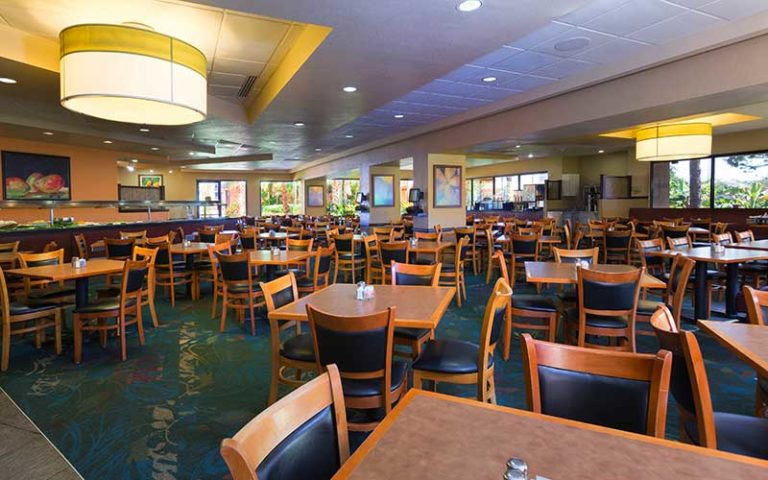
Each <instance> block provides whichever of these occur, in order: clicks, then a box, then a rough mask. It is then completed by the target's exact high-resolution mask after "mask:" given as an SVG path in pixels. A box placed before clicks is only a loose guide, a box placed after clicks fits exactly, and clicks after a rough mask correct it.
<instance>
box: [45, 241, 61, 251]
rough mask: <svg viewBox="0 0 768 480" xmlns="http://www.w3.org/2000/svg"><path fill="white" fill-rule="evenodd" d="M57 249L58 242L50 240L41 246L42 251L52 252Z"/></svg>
mask: <svg viewBox="0 0 768 480" xmlns="http://www.w3.org/2000/svg"><path fill="white" fill-rule="evenodd" d="M58 249H59V244H58V243H56V242H55V241H53V240H52V241H50V242H48V243H46V244H45V245H44V246H43V253H48V252H52V251H54V250H58Z"/></svg>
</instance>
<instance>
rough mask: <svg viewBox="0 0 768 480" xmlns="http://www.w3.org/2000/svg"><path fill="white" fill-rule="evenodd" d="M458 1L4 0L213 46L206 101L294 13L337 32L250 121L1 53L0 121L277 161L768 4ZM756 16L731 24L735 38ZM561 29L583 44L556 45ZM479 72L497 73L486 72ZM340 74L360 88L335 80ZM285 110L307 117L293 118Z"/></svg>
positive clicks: (567, 76)
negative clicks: (141, 115) (162, 108)
mask: <svg viewBox="0 0 768 480" xmlns="http://www.w3.org/2000/svg"><path fill="white" fill-rule="evenodd" d="M457 3H458V0H420V1H419V2H413V1H411V0H387V1H375V2H374V1H363V2H361V1H359V0H326V1H324V2H317V1H316V0H290V1H285V0H282V1H278V0H206V1H198V2H195V3H191V2H178V1H165V0H131V1H118V0H100V1H99V2H97V3H95V2H93V1H88V0H3V1H0V23H2V22H3V21H5V22H6V23H7V24H8V25H10V26H12V27H15V28H19V29H21V30H24V31H27V32H29V33H33V34H36V35H41V36H45V37H55V36H56V35H57V33H58V31H59V30H60V29H61V28H63V27H64V26H67V25H70V24H74V23H83V22H99V21H103V22H109V23H120V22H125V21H139V22H142V23H147V24H149V25H152V26H153V27H154V28H155V29H157V30H159V31H163V32H164V33H169V34H172V35H174V36H178V37H179V38H182V39H185V40H187V41H189V42H190V43H193V44H194V45H196V46H198V47H200V48H201V49H202V50H203V51H204V52H205V53H206V55H207V56H208V58H209V64H210V68H211V76H210V93H211V94H212V95H214V97H211V101H210V102H220V100H216V97H220V98H223V99H225V102H224V103H219V104H216V105H213V106H221V107H226V108H230V106H231V105H232V104H234V105H235V106H236V107H237V108H242V106H241V105H240V103H235V102H236V99H235V97H233V96H232V95H233V93H235V89H236V88H237V89H239V87H238V85H241V84H242V81H243V80H244V78H245V76H246V75H260V76H261V77H260V78H261V79H264V78H266V77H267V76H268V75H269V72H270V70H269V69H270V68H274V66H275V65H276V62H277V60H279V58H280V55H281V52H284V50H285V46H286V45H287V44H290V42H291V41H292V38H293V35H294V34H295V32H293V27H292V25H295V22H306V23H313V24H319V25H326V26H330V27H332V28H333V32H332V33H331V35H330V36H329V37H328V38H327V40H326V41H325V42H324V43H323V44H322V45H321V46H320V48H319V49H318V50H317V51H316V52H315V54H314V55H313V56H312V57H311V58H310V59H309V61H308V62H307V63H306V64H305V65H304V67H303V68H302V69H301V70H300V71H299V72H298V74H297V75H296V76H295V77H294V78H293V79H292V80H291V81H290V82H289V84H288V85H287V87H286V88H285V89H284V90H283V91H282V92H281V93H280V95H279V96H278V97H277V98H276V99H275V101H274V102H273V103H272V104H271V105H270V107H269V108H268V109H267V111H266V112H264V114H262V115H261V116H260V117H259V118H258V119H257V120H256V122H255V123H253V124H248V123H247V122H245V121H244V120H240V121H237V120H233V118H232V116H225V115H219V114H218V113H217V112H219V111H221V110H222V109H221V108H211V109H210V110H211V115H210V117H209V119H208V120H206V121H204V122H200V123H198V124H195V125H191V126H186V127H169V128H152V129H151V132H149V133H147V134H140V133H138V132H137V129H136V128H135V126H132V125H131V126H127V125H123V124H116V123H113V122H105V121H100V120H95V119H89V118H83V117H81V116H78V115H75V114H72V113H70V112H68V111H66V110H64V109H62V108H61V107H60V106H59V105H58V81H57V77H56V75H55V74H51V72H44V71H39V72H38V71H37V69H34V68H32V67H29V66H24V65H19V64H15V63H14V62H9V61H0V76H10V75H11V74H18V75H19V76H20V77H21V78H24V79H25V82H26V84H25V82H20V83H19V84H18V85H15V86H0V102H3V103H4V105H6V107H7V108H5V109H4V110H5V111H4V112H0V122H3V123H5V124H7V125H17V126H20V127H24V129H25V130H24V131H25V132H26V133H25V134H27V135H30V136H32V137H34V136H35V135H36V134H37V133H40V132H41V131H42V130H43V129H45V130H55V133H56V136H54V137H50V138H49V137H40V139H41V140H46V141H61V140H60V139H62V138H66V141H67V142H71V143H78V144H87V145H90V146H93V145H98V144H100V142H101V139H103V138H111V139H114V143H113V144H111V145H109V146H104V145H99V146H103V147H106V148H115V149H120V150H127V151H134V152H137V154H141V153H145V154H152V153H158V154H161V155H165V156H167V157H168V158H169V159H170V160H171V161H172V160H181V159H186V160H189V159H190V158H195V157H205V158H208V157H211V156H213V157H219V158H226V159H228V160H227V161H226V162H223V163H226V164H227V165H228V166H231V163H232V160H231V159H229V157H238V156H246V155H254V154H269V153H271V154H273V156H274V160H271V161H270V163H269V164H268V167H267V164H266V163H264V162H259V163H258V165H259V168H269V169H275V168H277V169H284V170H288V169H291V168H295V167H296V166H300V165H302V164H303V163H301V162H307V161H311V160H317V159H320V158H323V157H327V156H339V155H343V154H344V152H345V151H347V150H348V149H351V148H359V147H361V146H363V145H366V144H368V143H370V142H381V141H383V140H386V139H388V138H395V137H396V136H397V137H398V138H399V137H401V136H402V135H408V134H409V133H411V132H424V131H428V130H429V129H430V128H433V126H434V128H437V127H438V126H439V127H442V126H444V125H445V124H446V122H447V121H451V120H452V119H457V120H456V121H459V120H458V119H461V121H466V120H468V119H471V118H472V115H480V114H483V115H487V114H488V111H489V108H494V107H495V106H496V105H497V104H498V105H499V107H498V108H499V109H501V108H503V107H502V105H506V104H507V103H508V102H509V101H510V99H515V98H517V97H518V96H520V97H521V98H523V97H524V98H527V99H530V98H535V97H536V95H538V93H537V92H539V91H541V92H542V95H543V94H545V93H546V95H553V94H554V93H555V92H557V91H558V88H560V87H559V86H560V85H562V90H563V91H565V89H566V88H567V89H573V88H574V85H578V84H580V83H581V84H589V83H594V82H595V81H599V79H600V78H606V77H607V76H608V73H603V72H607V71H608V69H609V67H610V68H611V73H610V75H612V76H615V75H616V71H615V70H616V68H617V65H619V66H621V69H623V70H624V71H627V72H628V71H633V70H636V69H637V68H642V66H643V64H644V63H643V62H645V64H649V61H648V60H647V59H648V58H651V56H650V55H652V58H653V59H654V62H656V63H658V62H659V61H663V59H664V58H667V59H673V58H679V56H680V51H681V48H683V47H686V48H687V51H688V53H689V54H690V53H695V52H698V51H701V50H702V49H705V48H707V46H709V47H715V46H718V45H721V44H722V43H723V36H724V35H726V33H727V32H729V31H730V30H727V29H726V27H728V26H733V25H734V24H735V23H734V22H739V20H740V19H745V18H747V17H748V16H750V15H756V14H760V13H764V11H765V12H768V0H716V1H712V0H549V1H546V2H542V1H540V0H516V1H514V2H512V1H508V0H486V1H485V2H484V6H483V7H482V8H481V9H479V10H477V11H475V12H471V13H461V12H459V11H457V10H456V8H455V4H457ZM265 17H268V18H265ZM280 19H284V20H280ZM766 28H768V24H765V25H763V26H762V27H761V28H757V27H753V28H752V29H751V30H750V29H746V28H743V29H739V31H738V38H737V36H736V34H734V35H733V36H732V40H737V39H741V38H744V37H747V36H750V35H757V34H761V33H764V31H765V30H766ZM292 32H293V33H292ZM724 32H726V33H724ZM715 34H718V35H715ZM715 39H716V40H715ZM683 40H686V41H685V42H683ZM694 40H695V41H694ZM726 40H727V39H726ZM562 42H570V43H575V44H576V45H577V46H578V43H579V42H582V43H583V42H587V44H586V45H583V46H582V47H581V48H578V49H576V50H572V51H563V50H562V47H563V44H562ZM566 45H567V43H566ZM688 45H690V47H688ZM486 76H494V77H496V81H495V82H493V83H489V84H486V83H484V82H482V81H481V79H482V78H484V77H486ZM346 85H354V86H356V87H357V88H358V91H357V92H355V93H352V94H348V93H344V92H342V90H341V88H342V87H343V86H346ZM210 102H209V103H210ZM227 102H230V103H227ZM475 110H477V112H478V113H477V114H474V113H473V112H475ZM394 115H404V118H402V119H396V118H394ZM295 121H302V122H305V123H306V126H305V127H295V126H293V123H294V122H295ZM36 126H37V127H38V130H39V132H37V133H35V130H34V129H35V127H36ZM151 147H155V148H159V150H157V151H154V150H152V151H150V148H151ZM189 152H196V153H197V155H195V156H192V155H190V153H189ZM243 160H247V158H244V159H243ZM243 165H246V166H248V167H251V166H253V165H254V164H243ZM208 168H211V167H210V166H208Z"/></svg>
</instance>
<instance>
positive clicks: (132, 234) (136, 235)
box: [120, 230, 147, 242]
mask: <svg viewBox="0 0 768 480" xmlns="http://www.w3.org/2000/svg"><path fill="white" fill-rule="evenodd" d="M120 238H123V239H128V238H132V239H133V240H134V242H142V241H144V240H146V238H147V231H146V230H135V231H122V230H121V231H120Z"/></svg>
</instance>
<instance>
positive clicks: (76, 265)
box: [72, 257, 80, 268]
mask: <svg viewBox="0 0 768 480" xmlns="http://www.w3.org/2000/svg"><path fill="white" fill-rule="evenodd" d="M72 268H80V257H72Z"/></svg>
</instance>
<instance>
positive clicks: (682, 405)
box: [651, 305, 768, 460]
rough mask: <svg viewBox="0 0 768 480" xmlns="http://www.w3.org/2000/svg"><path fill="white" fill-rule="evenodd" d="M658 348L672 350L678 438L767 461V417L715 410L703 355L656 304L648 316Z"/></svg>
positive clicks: (671, 318) (693, 340) (667, 313)
mask: <svg viewBox="0 0 768 480" xmlns="http://www.w3.org/2000/svg"><path fill="white" fill-rule="evenodd" d="M651 325H652V326H653V329H654V331H655V332H656V336H657V337H658V339H659V344H660V345H661V348H663V349H665V350H668V351H670V352H672V363H673V366H674V368H672V379H671V383H670V391H671V392H672V397H673V398H674V399H675V403H677V407H678V412H679V417H680V420H679V423H680V426H681V428H680V433H681V437H682V438H681V439H682V440H683V441H687V442H688V443H693V444H696V445H700V446H702V447H706V448H713V449H717V450H722V451H725V452H731V453H736V454H739V455H747V456H750V457H756V458H762V459H764V460H768V442H766V439H767V438H768V419H766V418H762V417H754V416H751V415H738V414H734V413H726V412H715V411H714V409H713V408H712V397H711V395H710V390H709V381H708V380H707V371H706V368H705V366H704V358H703V357H702V355H701V349H700V348H699V342H698V341H697V340H696V336H695V335H694V334H693V332H688V331H680V330H678V328H677V322H676V321H675V319H674V318H673V317H672V313H671V312H670V311H669V309H667V308H666V307H665V306H663V305H662V306H660V307H659V309H658V310H657V311H656V313H654V314H653V317H651Z"/></svg>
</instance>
